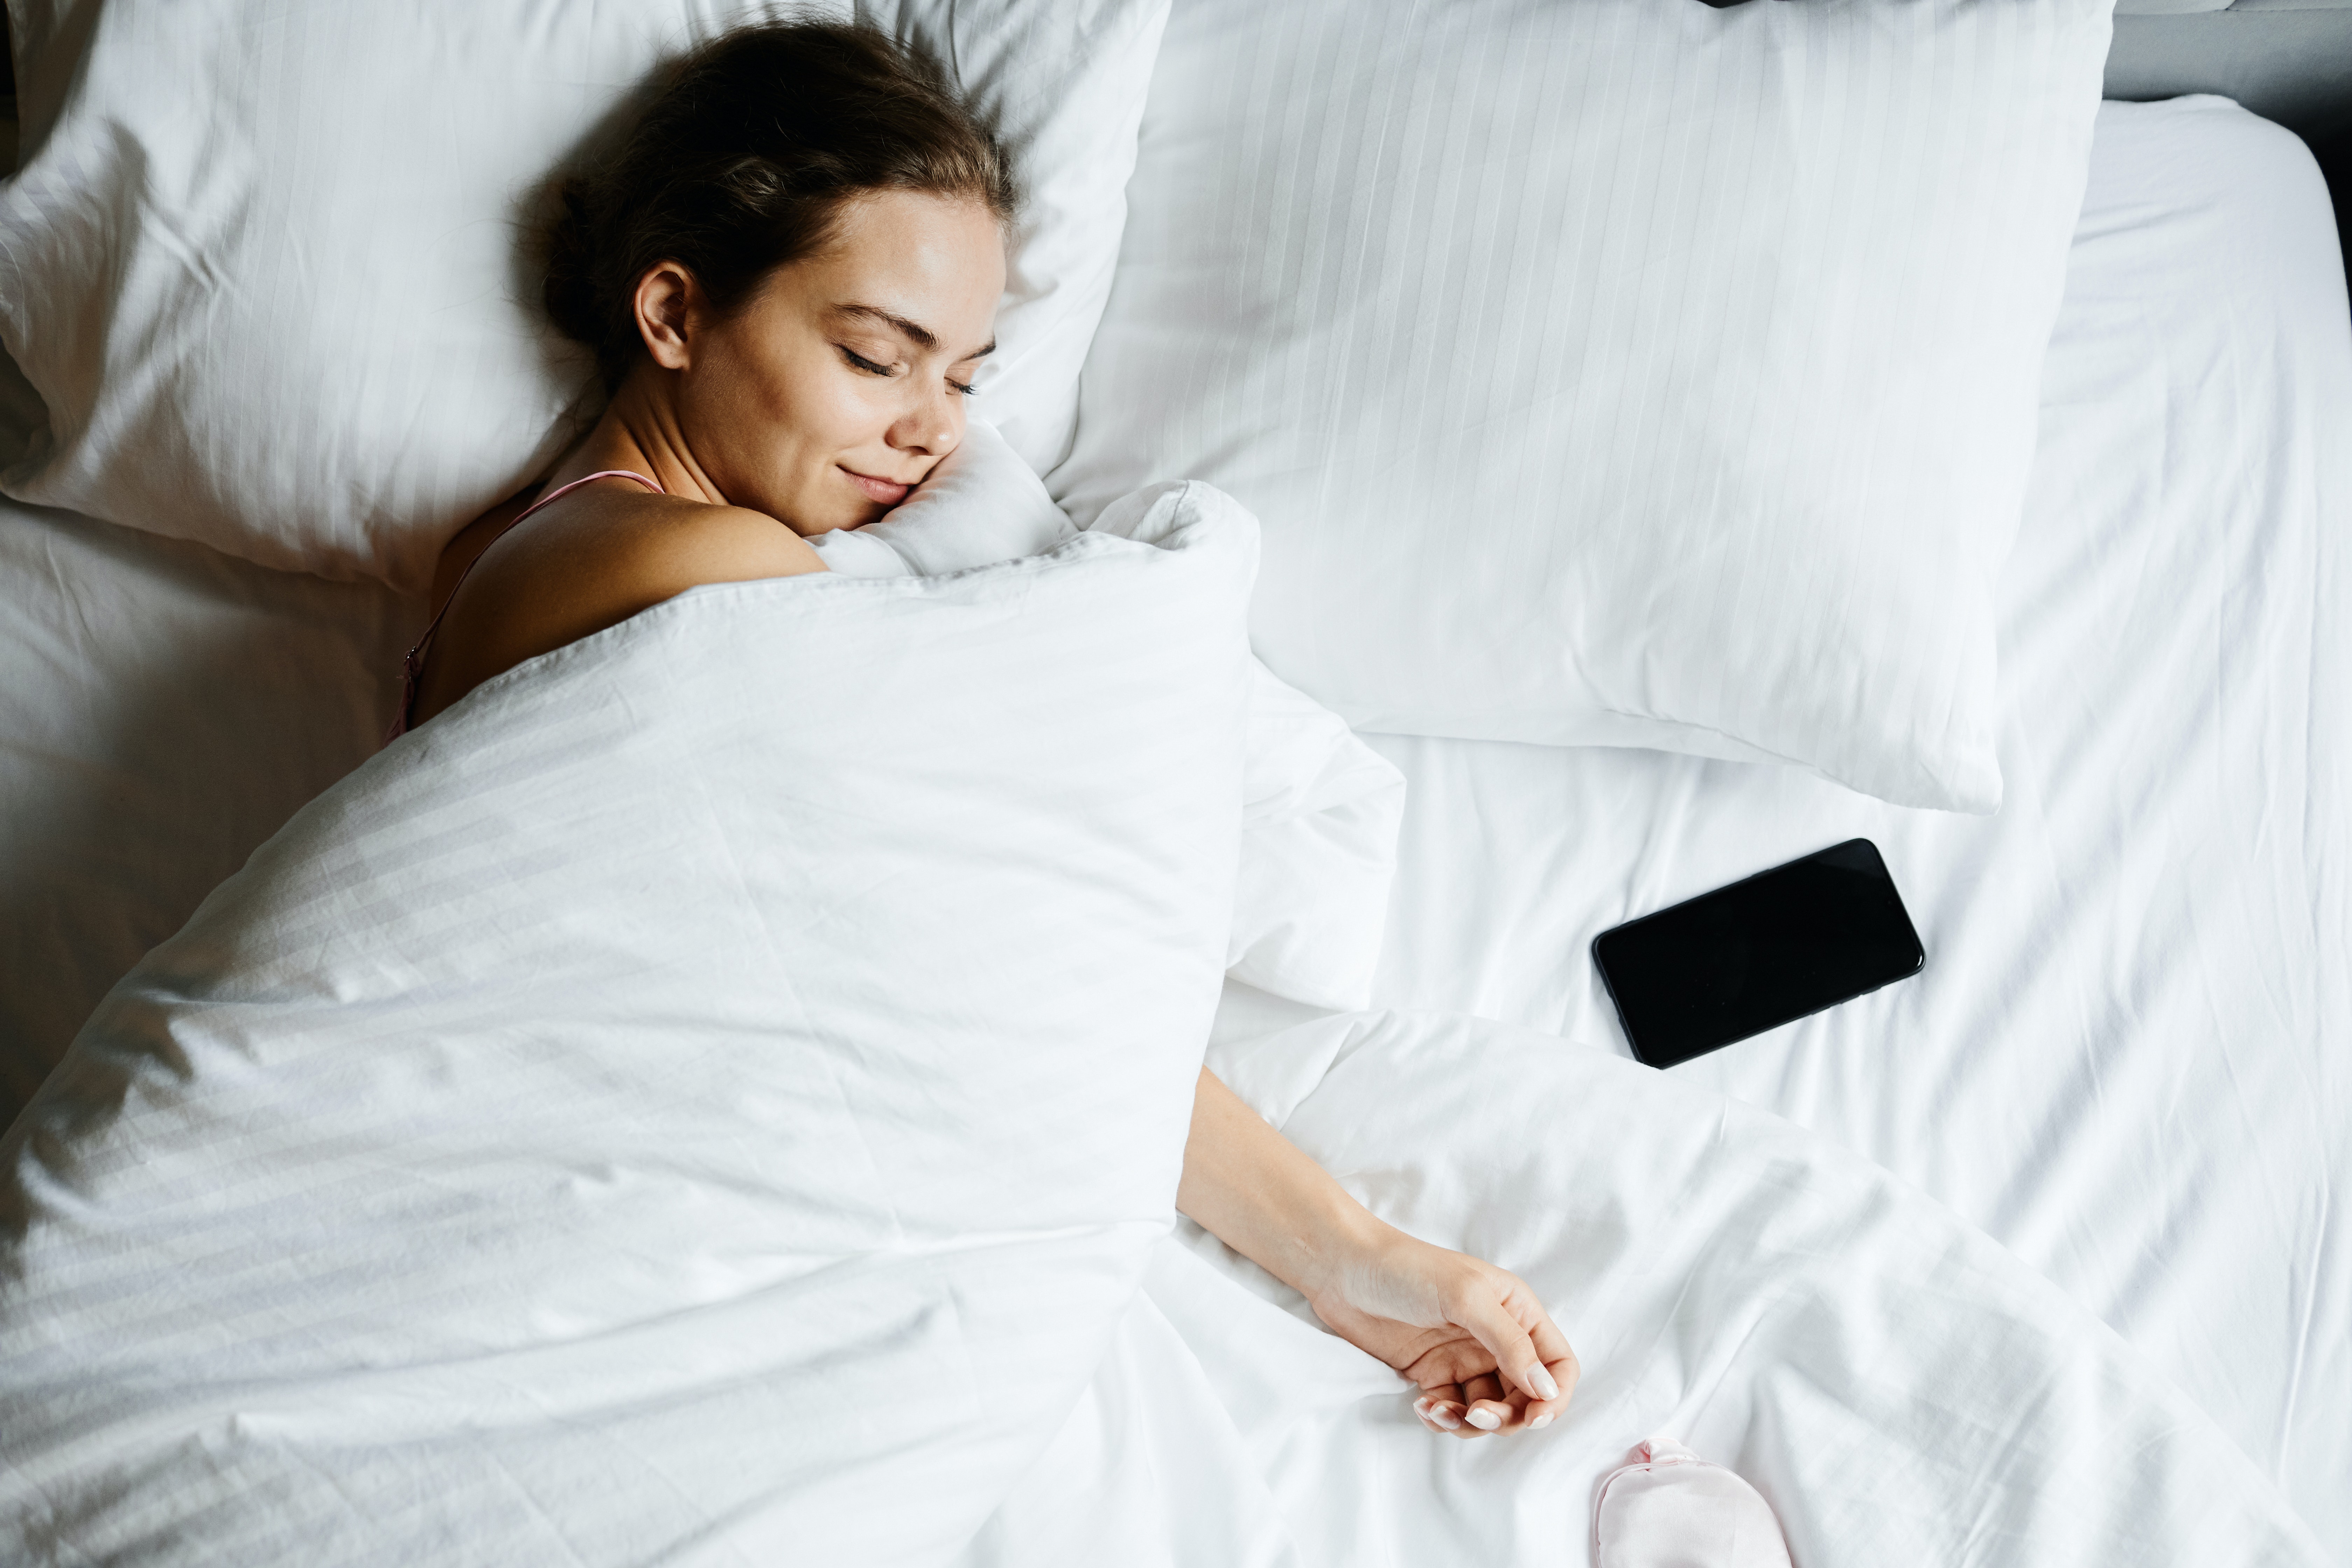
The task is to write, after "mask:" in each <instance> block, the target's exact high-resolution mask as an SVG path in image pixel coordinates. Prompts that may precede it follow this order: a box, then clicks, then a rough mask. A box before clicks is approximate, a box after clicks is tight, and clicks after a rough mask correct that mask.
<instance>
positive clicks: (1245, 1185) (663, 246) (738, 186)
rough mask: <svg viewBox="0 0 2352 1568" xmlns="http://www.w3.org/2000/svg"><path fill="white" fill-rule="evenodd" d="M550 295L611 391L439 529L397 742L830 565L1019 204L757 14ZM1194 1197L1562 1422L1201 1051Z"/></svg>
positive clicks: (675, 108) (1294, 1269)
mask: <svg viewBox="0 0 2352 1568" xmlns="http://www.w3.org/2000/svg"><path fill="white" fill-rule="evenodd" d="M565 205H566V212H565V216H564V218H563V220H562V224H561V226H559V229H558V231H557V233H556V236H555V239H554V247H553V254H552V256H551V260H550V264H549V272H548V280H547V289H546V298H547V304H548V308H549V310H550V312H551V314H552V315H553V317H554V319H555V321H556V323H557V325H558V326H559V327H561V328H562V330H563V331H565V332H566V333H568V334H569V335H571V336H572V337H573V338H575V339H577V340H578V341H580V342H583V343H584V344H586V345H587V346H588V347H590V348H591V349H593V351H594V352H595V353H596V356H597V360H598V363H599V365H600V368H601V369H602V372H603V374H604V379H605V381H606V384H607V385H608V387H609V389H610V391H611V394H612V397H611V402H610V404H609V405H608V406H607V407H606V409H605V411H604V416H603V417H602V418H600V419H599V420H598V421H597V423H596V425H595V426H594V427H593V429H592V430H591V431H590V432H589V434H588V435H587V437H586V438H585V439H584V440H583V442H582V443H581V444H580V445H579V446H578V447H576V448H574V449H573V450H572V452H571V453H570V454H569V455H568V456H567V457H566V458H564V459H563V460H562V462H561V463H560V464H559V465H558V466H557V468H555V469H554V470H553V471H552V472H551V474H549V475H548V477H547V479H546V481H545V484H544V486H543V487H542V489H541V492H540V493H541V498H542V499H540V500H537V501H536V502H535V503H532V504H529V505H527V506H526V505H525V504H524V502H523V501H522V500H521V499H520V498H518V500H515V501H512V502H509V503H508V504H507V505H505V506H502V507H500V508H499V509H497V510H493V511H492V512H490V513H488V514H487V515H486V516H484V517H483V518H482V519H480V520H479V521H477V522H476V523H475V524H474V525H472V526H471V527H469V528H468V529H467V531H465V532H464V533H461V534H460V535H459V536H458V537H457V539H456V540H455V541H453V542H452V543H451V545H450V546H449V549H448V551H447V552H446V553H445V555H444V557H443V561H442V565H441V570H440V573H439V574H438V575H437V578H436V595H438V596H439V597H440V599H441V603H442V607H441V609H440V611H439V613H438V615H437V616H436V620H435V622H434V625H433V626H432V627H431V628H430V629H429V630H428V631H427V632H426V634H425V638H424V639H423V640H422V641H420V642H419V644H418V645H417V647H416V648H415V649H414V650H412V651H411V653H410V654H409V656H408V660H407V669H406V671H405V675H406V681H407V689H406V690H405V692H404V710H403V713H402V716H401V719H400V721H397V722H396V723H395V732H398V731H399V730H400V729H401V728H404V727H406V726H409V725H418V724H423V723H425V721H429V720H430V719H432V718H433V716H434V715H435V714H436V713H439V712H441V711H443V710H446V709H447V708H448V707H449V706H450V705H451V704H453V703H455V702H457V700H460V699H461V698H463V697H464V696H465V695H466V694H467V692H469V691H471V690H472V689H474V688H475V687H477V686H478V685H480V684H481V683H482V682H483V681H485V680H487V679H490V678H491V677H493V676H496V675H499V674H500V673H501V672H503V671H505V670H508V669H510V668H513V667H515V666H516V665H518V664H520V663H522V662H523V661H525V660H527V659H530V658H535V657H537V656H539V655H541V654H544V653H547V652H550V651H551V650H552V649H555V648H558V647H563V646H564V645H566V644H569V643H572V642H575V641H577V640H578V639H580V638H582V637H587V636H589V635H590V634H592V633H594V632H597V631H601V630H603V629H604V628H605V627H608V626H614V625H616V624H618V623H620V622H622V621H625V620H626V619H628V618H629V617H631V616H635V615H637V614H638V613H640V612H641V611H643V610H645V609H646V608H648V607H650V606H652V605H657V604H660V603H662V602H663V601H665V600H668V599H671V598H673V597H675V596H676V595H678V594H680V593H683V592H684V591H686V590H687V589H688V588H692V587H695V586H698V585H700V584H716V583H736V582H747V581H753V580H759V579H766V578H776V577H787V576H793V575H797V574H803V573H813V572H823V571H824V570H825V567H824V562H823V561H822V560H821V559H820V557H819V555H818V553H817V552H816V551H814V549H812V548H811V547H810V545H809V544H808V542H807V541H808V540H810V539H812V538H814V537H815V536H818V535H821V534H824V533H826V532H828V531H834V530H837V529H838V530H848V529H856V528H858V527H860V526H862V525H864V524H866V523H869V522H873V521H877V520H878V519H880V518H882V517H883V516H885V515H886V514H887V513H888V512H889V510H891V509H892V508H893V507H895V506H897V505H898V503H899V502H900V501H901V500H904V499H905V498H906V496H907V495H908V492H909V491H910V490H912V489H914V487H916V486H918V485H919V484H921V483H922V482H923V481H924V479H927V478H928V477H929V476H930V474H931V472H932V470H933V469H934V468H936V467H937V466H938V465H939V464H940V461H941V460H942V459H944V458H947V457H948V456H949V455H950V453H952V452H953V451H955V449H956V448H957V447H958V446H959V445H960V444H961V441H962V439H963V436H964V430H965V400H966V399H967V398H968V397H970V396H971V395H972V392H973V387H972V384H971V381H972V377H973V375H974V374H975V373H976V371H977V369H978V367H979V365H980V364H981V363H982V361H983V360H984V359H985V357H986V356H987V354H988V353H990V351H991V350H992V348H993V347H994V342H993V337H992V330H991V327H992V320H993V317H994V315H995V310H996V304H997V300H998V299H999V298H1000V296H1001V295H1002V294H1003V289H1004V275H1005V260H1004V228H1005V226H1006V225H1007V224H1008V223H1010V222H1011V221H1012V220H1013V216H1014V214H1015V211H1016V205H1017V198H1016V193H1015V190H1014V185H1013V177H1012V174H1011V171H1010V166H1009V163H1008V162H1007V160H1006V158H1005V156H1004V154H1003V153H1002V152H1001V150H1000V149H999V148H998V147H997V146H996V145H995V143H994V142H993V141H992V138H991V137H990V134H989V132H987V130H986V129H985V128H984V127H983V126H982V124H981V123H980V122H979V121H978V120H977V119H976V118H975V117H974V115H973V114H972V113H971V110H969V109H968V108H967V107H966V106H965V105H964V104H963V103H962V102H961V101H960V100H959V99H958V97H957V96H956V94H955V93H954V92H953V91H952V90H951V89H950V88H949V87H948V86H947V85H946V84H945V83H944V82H943V81H942V80H941V79H940V77H939V76H938V75H937V74H936V73H934V72H933V71H931V70H929V68H927V67H926V66H925V65H924V64H923V63H922V62H920V61H919V59H917V58H914V57H912V56H911V55H909V54H908V52H906V51H905V50H903V49H901V48H900V47H898V46H897V45H896V44H894V43H893V42H892V41H891V40H890V39H889V38H888V37H886V36H885V35H883V34H881V33H879V32H877V31H874V30H872V29H867V28H862V27H856V26H843V25H836V24H819V23H791V24H771V25H763V26H752V27H747V28H742V29H740V30H737V31H735V32H732V33H730V34H728V35H726V36H724V37H720V38H719V39H716V40H714V41H713V42H711V43H709V44H708V45H706V46H704V47H701V48H700V49H698V50H697V51H696V52H695V53H694V54H692V55H691V56H689V57H688V58H687V59H685V60H684V61H682V62H681V63H680V64H679V65H678V66H677V68H676V70H675V73H674V75H673V76H672V77H671V79H670V80H669V81H668V83H667V86H666V87H665V89H664V90H663V91H662V93H661V95H660V96H659V97H658V98H657V99H656V100H655V101H654V102H653V103H652V104H651V105H650V106H649V107H648V109H647V110H646V114H645V117H644V119H643V120H642V121H640V123H639V124H638V125H637V127H636V128H635V132H634V134H633V135H632V136H631V137H630V139H629V141H628V142H627V143H626V144H625V146H624V147H623V148H622V149H621V150H620V152H619V153H617V155H616V156H614V159H613V160H612V161H611V163H609V164H607V165H606V166H605V167H604V168H603V169H602V170H600V171H598V172H597V173H595V174H593V175H591V176H589V177H586V178H584V179H582V180H579V181H576V182H574V184H572V186H571V187H570V189H569V190H567V192H566V193H565ZM1177 1206H1178V1208H1179V1209H1180V1210H1181V1212H1183V1213H1184V1214H1186V1215H1190V1216H1191V1217H1192V1218H1193V1219H1194V1220H1196V1221H1198V1222H1199V1223H1200V1224H1201V1225H1202V1226H1204V1227H1206V1228H1207V1229H1208V1230H1209V1231H1211V1232H1212V1233H1213V1234H1214V1235H1216V1236H1217V1237H1220V1238H1222V1239H1223V1241H1224V1242H1225V1243H1226V1244H1227V1245H1229V1246H1231V1247H1233V1248H1234V1250H1235V1251H1237V1252H1240V1253H1241V1254H1243V1255H1244V1256H1245V1257H1247V1258H1251V1259H1253V1260H1255V1262H1257V1263H1258V1264H1260V1265H1261V1266H1263V1267H1264V1268H1266V1269H1267V1270H1268V1271H1269V1272H1270V1273H1272V1274H1274V1275H1275V1276H1276V1278H1277V1279H1282V1280H1284V1281H1285V1282H1286V1283H1287V1284H1289V1285H1291V1286H1292V1287H1293V1288H1295V1289H1297V1290H1298V1291H1300V1292H1301V1293H1302V1294H1303V1295H1305V1296H1306V1298H1307V1300H1308V1301H1309V1302H1310V1303H1311V1304H1312V1305H1313V1307H1314V1310H1315V1311H1316V1313H1317V1315H1318V1317H1320V1318H1321V1319H1322V1321H1324V1322H1325V1323H1327V1324H1328V1325H1329V1326H1330V1328H1331V1329H1332V1330H1334V1331H1336V1332H1338V1333H1339V1334H1340V1335H1342V1336H1344V1337H1345V1338H1346V1339H1348V1340H1349V1341H1350V1342H1353V1343H1354V1344H1356V1345H1358V1346H1360V1348H1361V1349H1363V1350H1364V1351H1366V1352H1370V1354H1372V1355H1374V1356H1377V1357H1379V1358H1380V1359H1381V1361H1383V1362H1386V1363H1388V1364H1389V1365H1391V1366H1392V1367H1395V1368H1396V1369H1397V1370H1398V1371H1399V1372H1401V1373H1403V1374H1404V1375H1405V1376H1406V1377H1408V1378H1410V1379H1412V1381H1413V1382H1414V1383H1415V1384H1418V1385H1419V1386H1420V1388H1421V1389H1422V1391H1423V1393H1422V1397H1421V1399H1420V1400H1419V1401H1418V1402H1417V1403H1416V1405H1415V1406H1414V1408H1415V1411H1416V1413H1417V1414H1418V1415H1419V1416H1420V1418H1421V1420H1422V1421H1423V1423H1424V1424H1425V1425H1427V1426H1429V1428H1430V1429H1431V1430H1432V1431H1433V1432H1444V1433H1450V1434H1453V1435H1454V1436H1464V1437H1472V1436H1483V1435H1485V1434H1487V1433H1494V1432H1516V1431H1525V1430H1532V1429H1534V1428H1538V1427H1541V1426H1548V1425H1549V1424H1550V1423H1551V1422H1552V1421H1553V1420H1554V1419H1555V1418H1556V1417H1557V1416H1558V1415H1559V1414H1560V1412H1561V1411H1562V1410H1563V1409H1564V1408H1565V1407H1566V1405H1567V1403H1568V1399H1569V1396H1570V1393H1571V1391H1572V1390H1573V1388H1574V1386H1575V1383H1576V1377H1577V1363H1576V1358H1575V1356H1574V1354H1573V1353H1572V1352H1570V1349H1569V1346H1568V1343H1567V1342H1566V1340H1565V1339H1564V1338H1563V1337H1562V1336H1561V1334H1560V1332H1559V1329H1558V1328H1557V1327H1555V1326H1554V1324H1553V1323H1552V1321H1551V1319H1550V1318H1549V1316H1548V1315H1547V1314H1546V1312H1545V1310H1544V1308H1543V1305H1542V1303H1541V1302H1540V1301H1538V1300H1537V1299H1536V1297H1535V1295H1534V1292H1532V1291H1531V1290H1530V1289H1528V1286H1527V1285H1526V1284H1525V1283H1524V1282H1523V1281H1521V1280H1519V1279H1517V1278H1516V1277H1514V1276H1513V1275H1511V1274H1509V1273H1507V1272H1506V1271H1504V1270H1503V1269H1500V1268H1496V1267H1494V1266H1493V1265H1491V1264H1488V1263H1485V1262H1482V1261H1480V1260H1479V1259H1477V1258H1469V1257H1466V1256H1465V1255H1463V1254H1461V1253H1457V1252H1452V1251H1448V1250H1446V1249H1445V1248H1443V1247H1433V1246H1431V1245H1429V1244H1427V1243H1425V1242H1422V1241H1419V1240H1416V1239H1415V1238H1413V1237H1410V1236H1408V1235H1405V1234H1404V1233H1403V1232H1402V1231H1400V1230H1397V1229H1395V1228H1394V1227H1392V1226H1388V1225H1385V1224H1383V1223H1381V1221H1379V1220H1378V1219H1376V1218H1375V1217H1373V1215H1370V1213H1369V1212H1368V1211H1367V1210H1366V1209H1365V1208H1364V1207H1363V1206H1362V1205H1360V1204H1359V1203H1358V1202H1356V1200H1355V1199H1353V1198H1352V1197H1350V1196H1349V1194H1347V1193H1346V1192H1345V1191H1344V1190H1342V1189H1341V1187H1340V1186H1339V1184H1338V1183H1337V1182H1335V1181H1333V1180H1332V1179H1331V1177H1330V1176H1329V1175H1328V1174H1327V1173H1325V1172H1324V1171H1323V1170H1322V1169H1321V1168H1319V1167H1318V1166H1317V1165H1316V1164H1315V1163H1314V1162H1313V1161H1311V1160H1309V1159H1308V1158H1307V1157H1306V1156H1305V1155H1304V1154H1302V1153H1300V1152H1298V1151H1297V1149H1295V1148H1293V1147H1292V1146H1291V1145H1290V1144H1289V1143H1287V1142H1285V1141H1284V1139H1283V1137H1282V1135H1281V1134H1280V1133H1278V1132H1276V1131H1275V1130H1274V1129H1273V1128H1271V1127H1269V1126H1268V1125H1267V1124H1266V1123H1265V1121H1264V1120H1262V1119H1261V1118H1260V1117H1259V1116H1258V1115H1257V1114H1256V1113H1255V1112H1254V1111H1252V1110H1249V1108H1248V1107H1246V1106H1245V1105H1244V1104H1243V1103H1242V1101H1241V1100H1239V1099H1238V1098H1236V1097H1235V1096H1234V1093H1233V1092H1232V1091H1231V1090H1230V1089H1227V1088H1226V1087H1225V1086H1224V1084H1223V1083H1222V1082H1221V1081H1219V1079H1217V1078H1216V1076H1215V1075H1214V1074H1213V1073H1211V1072H1209V1071H1207V1070H1206V1069H1205V1068H1204V1069H1203V1070H1202V1073H1201V1075H1200V1080H1199V1086H1198V1089H1197V1091H1196V1093H1195V1096H1194V1103H1193V1111H1192V1131H1191V1135H1190V1138H1189V1140H1188V1142H1187V1143H1186V1145H1185V1151H1184V1162H1183V1173H1182V1180H1181V1185H1180V1187H1179V1189H1178V1193H1177Z"/></svg>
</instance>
